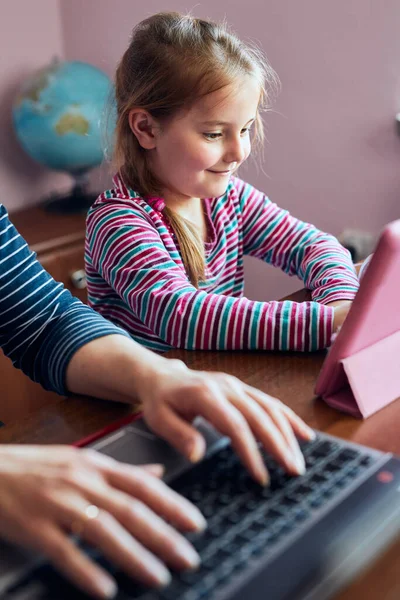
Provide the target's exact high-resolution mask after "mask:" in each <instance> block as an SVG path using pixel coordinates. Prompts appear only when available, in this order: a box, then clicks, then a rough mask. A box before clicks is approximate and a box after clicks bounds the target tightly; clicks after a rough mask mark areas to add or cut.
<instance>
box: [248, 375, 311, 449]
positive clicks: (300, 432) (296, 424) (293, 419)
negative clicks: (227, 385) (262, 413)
mask: <svg viewBox="0 0 400 600" xmlns="http://www.w3.org/2000/svg"><path fill="white" fill-rule="evenodd" d="M240 383H242V382H240ZM242 385H243V387H244V389H245V391H246V392H247V393H248V394H249V395H251V396H252V397H253V398H254V399H255V400H256V401H257V402H259V403H261V404H262V405H271V404H273V405H275V406H276V407H277V408H278V409H279V410H281V411H282V412H283V413H284V415H285V417H286V418H287V420H288V421H289V423H290V425H291V427H292V429H293V431H294V433H295V434H296V436H298V437H300V438H301V439H304V440H313V439H314V438H315V433H314V430H313V429H312V428H311V427H309V426H308V425H307V424H306V423H305V422H304V421H303V419H301V418H300V417H299V416H298V415H296V413H295V412H294V411H293V410H292V409H291V408H289V406H287V405H286V404H284V403H283V402H281V401H280V400H278V399H277V398H274V397H273V396H269V395H268V394H265V393H264V392H262V391H261V390H257V389H256V388H253V387H251V386H250V385H247V384H246V383H242Z"/></svg>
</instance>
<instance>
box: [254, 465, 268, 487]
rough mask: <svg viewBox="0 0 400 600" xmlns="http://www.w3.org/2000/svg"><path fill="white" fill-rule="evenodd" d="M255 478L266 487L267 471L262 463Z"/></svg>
mask: <svg viewBox="0 0 400 600" xmlns="http://www.w3.org/2000/svg"><path fill="white" fill-rule="evenodd" d="M257 479H258V481H259V482H260V484H261V485H262V486H263V487H267V486H268V485H269V484H270V477H269V473H268V471H267V469H266V468H265V467H264V465H263V467H262V469H260V470H259V472H258V477H257Z"/></svg>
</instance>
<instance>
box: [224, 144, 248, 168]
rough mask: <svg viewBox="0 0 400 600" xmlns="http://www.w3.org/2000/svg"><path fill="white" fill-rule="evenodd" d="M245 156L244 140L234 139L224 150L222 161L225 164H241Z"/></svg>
mask: <svg viewBox="0 0 400 600" xmlns="http://www.w3.org/2000/svg"><path fill="white" fill-rule="evenodd" d="M245 156H246V152H245V148H244V140H243V139H241V138H239V139H236V138H235V139H234V140H232V141H231V142H230V143H229V144H228V145H227V146H226V148H225V155H224V161H225V162H226V163H241V162H242V161H243V160H244V158H245Z"/></svg>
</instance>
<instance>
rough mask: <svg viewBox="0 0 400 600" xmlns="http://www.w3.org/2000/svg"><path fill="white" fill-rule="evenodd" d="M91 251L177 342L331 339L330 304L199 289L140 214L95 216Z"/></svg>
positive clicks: (136, 307)
mask: <svg viewBox="0 0 400 600" xmlns="http://www.w3.org/2000/svg"><path fill="white" fill-rule="evenodd" d="M87 254H88V259H89V260H90V261H91V262H92V264H93V267H94V269H95V270H97V272H99V273H100V274H101V276H102V277H103V278H104V279H105V281H107V282H108V284H109V285H110V286H111V287H112V288H113V289H114V290H115V291H116V292H117V293H118V295H119V296H120V297H121V298H122V299H123V300H124V301H125V302H126V304H127V305H128V306H129V307H130V309H131V310H132V311H133V312H134V314H135V315H136V316H137V317H138V318H139V319H140V320H141V321H142V323H143V324H145V325H146V327H148V328H149V329H150V330H151V331H152V332H153V333H154V334H156V335H157V336H158V337H159V338H161V339H162V340H163V341H164V342H165V343H167V344H169V345H170V346H171V347H175V348H187V349H221V350H223V349H236V350H239V349H266V350H278V349H280V350H306V351H308V350H317V349H320V348H325V347H326V346H327V345H328V344H329V343H330V339H331V334H332V328H333V316H334V309H333V308H331V307H328V306H324V305H323V304H319V303H317V302H304V303H301V304H299V303H294V302H288V301H287V302H253V301H250V300H248V299H247V298H235V297H231V296H225V295H223V294H208V293H206V292H205V291H202V290H201V289H196V288H194V287H193V286H192V285H191V284H190V282H189V281H188V279H187V277H186V274H185V272H184V270H183V268H182V267H181V265H180V264H178V263H176V262H175V261H174V260H173V259H172V258H171V255H170V254H169V252H167V250H166V248H165V246H164V244H163V242H162V240H161V238H160V236H159V234H158V232H157V231H156V229H155V228H154V227H153V226H152V224H151V223H150V222H149V221H148V220H146V218H145V217H144V216H143V215H141V214H140V211H135V210H134V209H131V208H127V207H126V206H123V205H121V208H119V207H118V210H116V207H115V205H114V206H109V207H105V208H103V209H102V210H101V211H97V212H94V213H92V215H91V218H90V220H89V223H88V239H87ZM89 255H90V256H89Z"/></svg>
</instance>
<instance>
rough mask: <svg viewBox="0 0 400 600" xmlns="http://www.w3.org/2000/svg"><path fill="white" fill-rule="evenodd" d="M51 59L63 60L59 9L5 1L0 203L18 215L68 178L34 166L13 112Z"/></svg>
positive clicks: (42, 1) (0, 27) (0, 44)
mask: <svg viewBox="0 0 400 600" xmlns="http://www.w3.org/2000/svg"><path fill="white" fill-rule="evenodd" d="M53 56H63V48H62V34H61V21H60V9H59V3H58V1H55V0H35V1H34V2H27V1H26V0H12V1H7V0H4V1H3V2H1V3H0V201H1V202H2V203H3V204H4V205H5V206H6V207H7V208H8V209H9V210H11V211H12V210H16V209H18V208H21V207H23V206H27V205H28V204H34V203H37V202H39V201H40V199H41V198H42V197H43V196H44V195H47V194H49V193H50V192H51V191H53V190H54V189H59V187H60V186H65V184H66V183H67V181H68V180H67V178H64V176H62V175H57V174H53V173H50V172H49V171H47V170H46V169H44V168H42V167H40V166H39V165H37V164H36V163H34V162H33V161H32V160H31V159H30V158H29V157H28V156H27V155H26V154H25V152H24V151H23V150H22V149H21V147H20V146H19V144H18V142H17V140H16V138H15V135H14V131H13V128H12V121H11V106H12V102H13V99H14V97H15V94H16V92H17V90H18V88H19V86H20V84H21V82H22V81H23V80H24V78H25V77H26V76H27V75H29V74H31V73H32V72H33V71H34V70H36V69H37V68H39V67H41V66H43V65H45V64H47V63H48V62H49V61H50V60H51V59H52V57H53Z"/></svg>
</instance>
